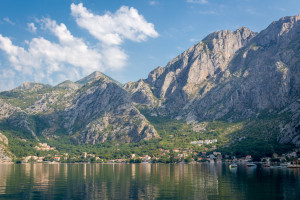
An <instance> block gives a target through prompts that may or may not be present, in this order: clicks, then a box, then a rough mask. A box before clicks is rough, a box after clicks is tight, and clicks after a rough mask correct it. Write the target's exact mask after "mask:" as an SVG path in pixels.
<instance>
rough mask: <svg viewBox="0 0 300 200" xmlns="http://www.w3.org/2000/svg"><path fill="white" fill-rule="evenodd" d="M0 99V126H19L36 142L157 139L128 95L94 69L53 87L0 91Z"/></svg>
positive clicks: (154, 132) (26, 85) (40, 85)
mask: <svg viewBox="0 0 300 200" xmlns="http://www.w3.org/2000/svg"><path fill="white" fill-rule="evenodd" d="M0 103H1V109H0V119H1V123H2V126H4V127H10V128H12V129H21V130H23V131H24V132H27V136H28V135H30V137H33V138H35V139H36V140H40V139H43V138H47V139H49V138H59V137H60V136H61V134H62V133H63V134H64V135H67V136H69V137H70V139H71V140H72V142H74V143H76V144H79V143H90V144H96V143H102V142H104V141H107V140H111V141H119V142H123V143H124V142H125V143H127V142H138V141H140V140H148V139H151V138H155V137H158V134H157V132H156V130H155V129H154V128H153V126H152V125H151V124H149V122H148V121H147V120H146V118H145V117H144V116H143V115H142V114H141V113H140V112H139V111H138V110H137V109H136V108H135V107H134V106H133V104H132V101H131V99H130V96H129V94H128V93H127V92H126V91H125V90H124V89H123V88H122V87H120V84H118V83H117V82H116V81H114V80H112V79H111V78H110V77H107V76H105V75H103V74H102V73H100V72H94V73H93V74H91V75H89V76H88V77H86V78H83V79H81V80H79V81H77V82H76V83H73V82H71V81H65V82H63V83H61V84H59V85H57V86H55V87H51V86H48V85H43V84H38V83H25V84H23V85H22V86H20V87H17V88H16V89H14V90H11V91H6V92H2V93H0Z"/></svg>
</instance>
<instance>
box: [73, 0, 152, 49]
mask: <svg viewBox="0 0 300 200" xmlns="http://www.w3.org/2000/svg"><path fill="white" fill-rule="evenodd" d="M71 11H72V15H73V16H74V17H75V20H76V22H77V24H78V25H79V26H80V27H82V28H84V29H87V30H88V31H89V33H90V34H91V35H93V36H94V37H95V38H97V39H98V40H99V41H101V42H103V43H105V44H106V45H120V44H121V43H122V42H123V41H124V40H125V39H129V40H132V41H135V42H141V41H145V40H146V39H147V38H148V37H158V33H157V32H156V30H155V29H154V25H153V24H152V23H148V22H147V21H146V20H145V18H144V17H143V16H142V15H140V14H139V13H138V11H137V10H136V9H135V8H132V7H131V8H129V7H127V6H122V7H121V8H120V9H119V10H117V11H116V12H115V13H110V12H107V13H105V14H104V15H94V14H93V13H92V12H90V11H89V10H87V9H86V8H85V7H83V5H82V3H80V4H78V5H75V4H73V3H72V5H71Z"/></svg>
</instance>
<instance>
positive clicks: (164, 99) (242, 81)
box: [124, 15, 300, 145]
mask: <svg viewBox="0 0 300 200" xmlns="http://www.w3.org/2000/svg"><path fill="white" fill-rule="evenodd" d="M299 20H300V15H297V16H293V17H284V18H281V19H280V20H279V21H275V22H273V23H272V24H271V25H270V26H269V27H267V28H266V29H265V30H263V31H261V32H260V33H254V32H252V31H251V30H249V29H248V28H244V27H242V28H239V29H238V30H236V31H234V32H232V31H227V30H225V31H218V32H214V33H212V34H210V35H208V36H207V37H206V38H204V39H203V40H202V41H201V42H200V43H198V44H196V45H194V46H192V47H191V48H189V49H188V50H187V51H185V52H183V53H182V54H180V55H179V56H178V57H176V58H174V59H173V60H172V61H170V62H169V63H168V64H167V66H166V67H158V68H156V69H155V70H153V71H152V72H150V74H149V75H148V78H147V79H145V80H140V81H138V82H136V83H129V84H127V85H125V87H124V88H125V89H126V90H127V91H128V92H129V93H130V94H131V96H132V100H133V101H134V102H136V103H137V104H138V106H145V105H146V106H147V107H148V112H150V113H151V115H152V116H171V117H172V118H176V119H183V120H185V121H186V122H187V123H193V124H197V123H199V122H201V121H206V120H225V121H228V122H241V121H245V120H249V119H250V120H251V119H252V120H254V119H257V117H258V116H259V115H261V114H262V113H265V112H267V113H268V114H269V115H272V116H273V117H275V118H276V117H278V119H279V118H282V119H281V120H279V121H278V122H279V124H278V126H277V129H278V130H280V134H279V135H278V141H280V142H292V143H294V144H297V145H299V144H300V138H299V137H300V136H299V135H300V129H299V109H298V100H299V99H300V78H299V77H300V73H299V72H300V54H299V49H300V21H299ZM147 90H148V91H149V90H151V91H149V92H147ZM156 102H159V103H156ZM279 116H281V117H279ZM283 116H284V117H283ZM283 118H284V119H283Z"/></svg>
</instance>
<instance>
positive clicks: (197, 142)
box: [191, 139, 218, 146]
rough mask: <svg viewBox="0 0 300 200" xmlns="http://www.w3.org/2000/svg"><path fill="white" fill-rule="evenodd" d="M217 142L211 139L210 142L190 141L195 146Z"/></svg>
mask: <svg viewBox="0 0 300 200" xmlns="http://www.w3.org/2000/svg"><path fill="white" fill-rule="evenodd" d="M216 142H218V140H217V139H212V140H198V141H192V142H191V144H196V145H199V146H201V145H203V144H212V143H216Z"/></svg>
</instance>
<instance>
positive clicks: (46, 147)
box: [34, 143, 55, 151]
mask: <svg viewBox="0 0 300 200" xmlns="http://www.w3.org/2000/svg"><path fill="white" fill-rule="evenodd" d="M34 148H35V149H36V150H40V151H50V150H55V147H50V146H49V145H48V144H47V143H39V144H38V146H35V147H34Z"/></svg>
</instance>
